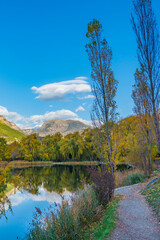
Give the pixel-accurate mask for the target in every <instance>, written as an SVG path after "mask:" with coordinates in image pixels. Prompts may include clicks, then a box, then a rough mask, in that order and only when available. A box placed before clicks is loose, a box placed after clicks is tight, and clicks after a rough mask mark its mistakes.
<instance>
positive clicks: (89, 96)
mask: <svg viewBox="0 0 160 240" xmlns="http://www.w3.org/2000/svg"><path fill="white" fill-rule="evenodd" d="M93 98H95V96H93V95H87V96H84V97H78V99H93Z"/></svg>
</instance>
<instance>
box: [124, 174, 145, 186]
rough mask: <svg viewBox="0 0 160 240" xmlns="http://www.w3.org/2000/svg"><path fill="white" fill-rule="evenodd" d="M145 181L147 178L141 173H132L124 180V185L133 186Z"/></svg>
mask: <svg viewBox="0 0 160 240" xmlns="http://www.w3.org/2000/svg"><path fill="white" fill-rule="evenodd" d="M144 179H145V176H144V174H143V173H141V172H135V173H130V174H129V175H128V176H127V177H126V178H125V179H124V184H125V185H132V184H136V183H140V182H143V180H144Z"/></svg>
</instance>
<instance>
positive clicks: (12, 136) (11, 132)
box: [0, 115, 25, 142]
mask: <svg viewBox="0 0 160 240" xmlns="http://www.w3.org/2000/svg"><path fill="white" fill-rule="evenodd" d="M24 136H25V135H24V133H23V132H22V130H21V129H20V128H19V127H17V126H16V125H15V124H14V123H11V122H9V121H8V120H7V119H6V118H5V117H4V116H1V115H0V137H4V138H5V139H6V140H7V142H13V141H15V140H16V141H19V140H20V139H21V138H22V137H24Z"/></svg>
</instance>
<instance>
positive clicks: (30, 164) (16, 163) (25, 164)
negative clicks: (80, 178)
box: [0, 160, 99, 168]
mask: <svg viewBox="0 0 160 240" xmlns="http://www.w3.org/2000/svg"><path fill="white" fill-rule="evenodd" d="M98 164H99V162H98V161H82V162H78V161H73V162H51V161H35V162H33V161H32V162H30V161H25V160H16V161H11V162H7V161H2V162H0V167H11V168H15V167H16V168H25V167H43V166H54V165H82V166H85V165H98Z"/></svg>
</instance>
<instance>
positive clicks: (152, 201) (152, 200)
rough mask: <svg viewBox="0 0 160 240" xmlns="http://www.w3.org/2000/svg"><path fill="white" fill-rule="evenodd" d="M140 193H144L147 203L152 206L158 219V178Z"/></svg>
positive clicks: (159, 189) (159, 194)
mask: <svg viewBox="0 0 160 240" xmlns="http://www.w3.org/2000/svg"><path fill="white" fill-rule="evenodd" d="M142 194H143V195H145V197H146V200H147V201H148V203H149V205H150V206H152V207H153V209H154V211H155V213H156V214H157V216H158V218H159V220H160V178H159V179H158V180H157V181H156V182H154V183H153V184H152V185H151V187H149V188H148V189H147V190H145V191H144V192H143V193H142Z"/></svg>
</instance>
